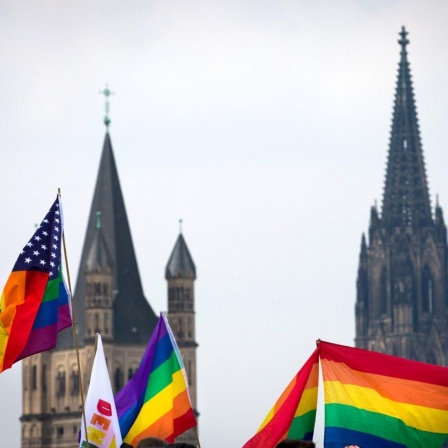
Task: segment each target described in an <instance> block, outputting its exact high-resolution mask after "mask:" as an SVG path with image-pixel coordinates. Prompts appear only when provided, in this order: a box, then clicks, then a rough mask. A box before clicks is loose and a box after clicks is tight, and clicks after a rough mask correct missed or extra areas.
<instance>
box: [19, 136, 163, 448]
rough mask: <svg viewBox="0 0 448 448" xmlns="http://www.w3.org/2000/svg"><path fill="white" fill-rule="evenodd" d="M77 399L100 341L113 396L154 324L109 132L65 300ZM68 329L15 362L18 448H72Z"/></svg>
mask: <svg viewBox="0 0 448 448" xmlns="http://www.w3.org/2000/svg"><path fill="white" fill-rule="evenodd" d="M72 306H73V313H74V318H75V322H76V328H77V336H78V337H77V339H78V343H79V357H80V364H81V372H82V384H83V389H84V395H85V394H86V393H87V389H88V385H89V380H90V374H91V369H92V364H93V358H94V352H95V345H94V344H95V333H96V332H98V331H99V332H100V333H101V335H102V337H103V346H104V353H105V355H106V359H107V365H108V369H109V376H110V379H111V384H112V388H113V390H114V392H115V393H116V392H117V391H118V390H120V389H121V388H122V387H123V386H124V384H125V383H126V382H127V381H128V380H129V379H130V378H131V377H132V376H133V374H134V372H135V370H136V369H137V367H138V365H139V363H140V360H141V357H142V354H143V352H144V350H145V348H146V345H147V343H148V341H149V339H150V336H151V334H152V331H153V329H154V327H155V325H156V323H157V317H156V315H155V314H154V312H153V310H152V308H151V306H150V305H149V303H148V301H147V300H146V298H145V296H144V294H143V289H142V284H141V281H140V274H139V270H138V266H137V259H136V256H135V252H134V246H133V242H132V237H131V231H130V227H129V223H128V218H127V214H126V209H125V204H124V200H123V195H122V192H121V186H120V181H119V178H118V172H117V167H116V164H115V159H114V154H113V150H112V144H111V139H110V135H109V132H107V133H106V136H105V139H104V145H103V151H102V155H101V161H100V167H99V171H98V176H97V181H96V186H95V191H94V195H93V200H92V205H91V209H90V215H89V218H88V223H87V230H86V236H85V240H84V246H83V250H82V255H81V262H80V265H79V270H78V278H77V282H76V287H75V290H74V297H73V301H72ZM74 347H75V344H74V337H73V330H72V328H69V329H67V330H64V331H63V332H61V333H60V334H59V340H58V346H57V348H56V349H55V350H52V351H47V352H43V353H40V354H38V355H34V356H31V357H29V358H25V359H24V360H23V363H22V371H23V375H22V389H23V394H22V416H21V418H20V420H21V424H22V437H21V447H22V448H31V447H33V448H34V447H39V448H73V447H74V446H77V438H78V431H79V429H80V423H81V398H80V386H81V384H80V382H79V377H78V363H77V356H76V352H75V349H74Z"/></svg>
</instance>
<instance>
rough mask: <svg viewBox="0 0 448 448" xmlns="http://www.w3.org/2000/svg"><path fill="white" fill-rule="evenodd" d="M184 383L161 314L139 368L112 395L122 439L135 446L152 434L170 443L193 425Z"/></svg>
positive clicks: (179, 361) (178, 357)
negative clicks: (120, 388) (115, 393)
mask: <svg viewBox="0 0 448 448" xmlns="http://www.w3.org/2000/svg"><path fill="white" fill-rule="evenodd" d="M187 384H188V382H187V379H186V374H185V368H184V365H183V362H182V357H181V355H180V352H179V349H178V347H177V343H176V341H175V339H174V336H173V333H172V332H171V328H170V326H169V324H168V319H167V317H166V314H165V313H161V314H160V318H159V321H158V323H157V325H156V328H155V329H154V332H153V334H152V336H151V339H150V341H149V343H148V346H147V347H146V350H145V353H144V354H143V358H142V360H141V362H140V366H139V368H138V369H137V371H136V372H135V375H134V376H133V377H132V378H131V380H130V381H129V382H128V383H127V384H126V386H125V387H124V388H123V389H122V390H121V391H120V392H119V393H118V394H117V395H116V396H115V404H116V407H117V413H118V419H119V422H120V429H121V434H122V436H123V441H124V442H126V443H128V444H130V445H132V446H136V445H137V443H138V442H139V441H140V440H141V439H143V438H145V437H150V436H152V437H159V438H161V439H164V440H167V441H168V442H173V441H174V439H175V438H176V437H177V436H178V435H180V434H182V433H183V432H185V431H187V430H188V429H190V428H192V427H194V426H196V425H197V422H196V417H195V415H194V412H193V409H192V407H191V402H190V396H189V393H188V387H187Z"/></svg>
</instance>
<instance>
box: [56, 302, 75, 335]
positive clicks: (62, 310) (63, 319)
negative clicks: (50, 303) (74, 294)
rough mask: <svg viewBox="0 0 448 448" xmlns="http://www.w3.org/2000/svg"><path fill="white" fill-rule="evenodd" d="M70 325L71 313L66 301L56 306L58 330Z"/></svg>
mask: <svg viewBox="0 0 448 448" xmlns="http://www.w3.org/2000/svg"><path fill="white" fill-rule="evenodd" d="M71 325H72V315H71V313H70V305H69V304H68V303H66V304H65V305H59V308H58V331H61V330H63V329H64V328H67V327H70V326H71Z"/></svg>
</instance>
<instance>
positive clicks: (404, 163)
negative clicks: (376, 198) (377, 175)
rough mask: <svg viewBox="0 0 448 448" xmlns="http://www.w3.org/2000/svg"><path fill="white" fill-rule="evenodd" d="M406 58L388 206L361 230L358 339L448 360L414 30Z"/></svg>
mask: <svg viewBox="0 0 448 448" xmlns="http://www.w3.org/2000/svg"><path fill="white" fill-rule="evenodd" d="M399 44H400V49H401V53H400V62H399V68H398V77H397V85H396V93H395V102H394V109H393V118H392V129H391V134H390V142H389V153H388V158H387V167H386V179H385V185H384V195H383V203H382V210H381V212H380V211H379V210H378V208H377V206H376V204H375V205H374V206H373V207H372V209H371V213H370V226H369V236H368V241H367V239H366V237H365V236H364V235H363V236H362V241H361V253H360V258H359V268H358V278H357V298H356V340H355V341H356V346H357V347H360V348H365V349H370V350H376V351H380V352H384V353H389V354H393V355H397V356H402V357H405V358H409V359H414V360H418V361H424V362H428V363H432V364H440V365H448V362H447V356H448V316H447V311H448V294H447V287H448V275H447V253H448V250H447V249H448V248H447V229H446V225H445V221H444V218H443V212H442V208H441V207H440V206H439V204H438V201H436V204H435V210H434V214H433V213H432V209H431V202H430V196H429V188H428V182H427V177H426V171H425V162H424V156H423V149H422V143H421V139H420V130H419V125H418V119H417V110H416V105H415V100H414V92H413V86H412V78H411V71H410V67H409V62H408V57H407V45H408V44H409V41H408V39H407V32H406V30H405V29H404V28H403V29H402V31H401V33H400V40H399Z"/></svg>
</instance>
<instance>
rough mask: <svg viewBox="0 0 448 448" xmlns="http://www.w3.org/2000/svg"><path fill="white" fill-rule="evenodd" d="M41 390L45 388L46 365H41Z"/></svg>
mask: <svg viewBox="0 0 448 448" xmlns="http://www.w3.org/2000/svg"><path fill="white" fill-rule="evenodd" d="M42 390H47V366H46V364H43V365H42Z"/></svg>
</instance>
